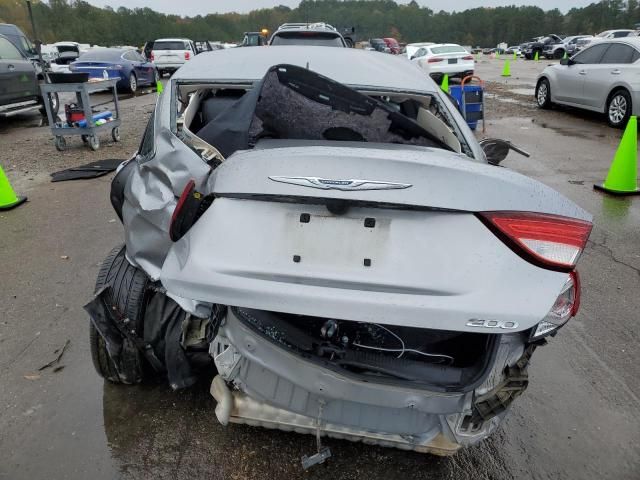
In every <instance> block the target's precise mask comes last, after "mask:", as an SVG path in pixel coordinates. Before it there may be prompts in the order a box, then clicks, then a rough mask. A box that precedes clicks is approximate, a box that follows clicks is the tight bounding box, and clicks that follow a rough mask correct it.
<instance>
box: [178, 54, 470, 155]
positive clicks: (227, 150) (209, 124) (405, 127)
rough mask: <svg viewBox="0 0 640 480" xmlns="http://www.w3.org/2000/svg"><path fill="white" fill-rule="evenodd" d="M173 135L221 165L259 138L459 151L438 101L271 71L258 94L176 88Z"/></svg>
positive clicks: (300, 71)
mask: <svg viewBox="0 0 640 480" xmlns="http://www.w3.org/2000/svg"><path fill="white" fill-rule="evenodd" d="M283 106H286V108H283ZM177 121H178V132H179V133H180V134H182V136H183V139H184V140H185V141H187V144H190V145H191V146H192V147H193V148H196V149H197V150H200V151H201V152H202V151H204V150H206V151H207V152H209V154H210V153H211V152H212V151H213V152H215V156H216V157H218V159H219V160H223V159H224V158H227V157H228V156H230V155H231V154H233V153H234V152H235V151H237V150H245V149H250V148H253V147H255V146H256V144H257V143H258V142H259V141H260V140H262V139H279V140H310V141H318V140H326V141H350V142H373V143H396V144H407V145H417V146H425V147H434V148H443V149H447V150H451V151H454V152H457V153H460V152H461V151H462V145H461V142H460V140H459V139H458V137H457V136H456V134H455V132H454V130H453V129H452V128H451V127H450V126H449V125H450V124H449V121H448V119H447V115H446V112H444V111H443V108H442V106H441V105H440V102H439V101H438V100H437V98H436V97H434V96H430V95H414V94H397V93H390V94H388V95H387V94H384V93H380V92H358V91H356V90H354V89H352V88H349V87H347V86H344V85H342V84H340V83H337V82H335V81H333V80H330V79H328V78H326V77H323V76H322V75H319V74H317V73H315V72H312V71H310V70H307V69H304V68H300V67H295V66H291V65H280V66H277V67H273V68H272V69H271V70H270V71H269V73H267V75H266V76H265V78H264V79H263V81H262V82H261V84H260V85H259V86H258V87H255V88H250V87H247V88H238V87H237V86H234V88H230V86H224V85H221V86H212V85H182V86H179V91H178V118H177Z"/></svg>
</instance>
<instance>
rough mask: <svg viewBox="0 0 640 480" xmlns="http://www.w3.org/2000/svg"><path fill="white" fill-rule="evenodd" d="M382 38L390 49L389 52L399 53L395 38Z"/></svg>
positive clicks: (398, 45)
mask: <svg viewBox="0 0 640 480" xmlns="http://www.w3.org/2000/svg"><path fill="white" fill-rule="evenodd" d="M383 40H384V43H386V44H387V47H389V50H391V53H393V54H394V55H398V54H399V53H400V44H399V43H398V41H397V40H396V39H395V38H383Z"/></svg>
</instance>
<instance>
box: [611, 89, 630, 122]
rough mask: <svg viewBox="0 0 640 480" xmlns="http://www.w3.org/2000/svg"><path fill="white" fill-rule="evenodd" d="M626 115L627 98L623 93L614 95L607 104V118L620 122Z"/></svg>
mask: <svg viewBox="0 0 640 480" xmlns="http://www.w3.org/2000/svg"><path fill="white" fill-rule="evenodd" d="M626 115H627V99H626V98H624V96H623V95H616V96H615V97H613V98H612V99H611V103H610V104H609V120H610V121H611V123H614V124H618V123H620V122H622V121H623V120H624V118H625V116H626Z"/></svg>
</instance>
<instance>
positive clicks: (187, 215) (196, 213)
mask: <svg viewBox="0 0 640 480" xmlns="http://www.w3.org/2000/svg"><path fill="white" fill-rule="evenodd" d="M212 203H213V195H206V196H205V195H203V194H202V193H200V192H198V191H196V183H195V182H194V181H193V180H190V181H189V182H188V183H187V186H186V187H184V190H183V191H182V195H180V198H179V199H178V203H177V205H176V209H175V210H174V211H173V215H171V225H169V237H170V238H171V240H173V241H174V242H177V241H178V240H180V239H181V238H182V237H183V236H184V234H185V233H187V232H188V231H189V229H190V228H191V227H193V225H194V224H195V223H196V222H197V221H198V219H199V218H200V216H201V215H202V214H203V213H204V212H206V211H207V209H208V208H209V207H210V206H211V204H212Z"/></svg>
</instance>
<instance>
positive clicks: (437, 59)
mask: <svg viewBox="0 0 640 480" xmlns="http://www.w3.org/2000/svg"><path fill="white" fill-rule="evenodd" d="M442 60H444V59H443V58H430V59H429V63H438V62H441V61H442Z"/></svg>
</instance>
